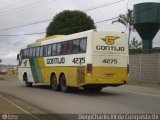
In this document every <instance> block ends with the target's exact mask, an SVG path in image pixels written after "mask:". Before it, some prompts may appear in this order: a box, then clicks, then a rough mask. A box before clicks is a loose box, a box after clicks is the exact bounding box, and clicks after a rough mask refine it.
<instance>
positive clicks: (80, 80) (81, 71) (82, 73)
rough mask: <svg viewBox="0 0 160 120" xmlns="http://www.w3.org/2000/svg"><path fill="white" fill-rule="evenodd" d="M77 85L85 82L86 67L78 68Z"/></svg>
mask: <svg viewBox="0 0 160 120" xmlns="http://www.w3.org/2000/svg"><path fill="white" fill-rule="evenodd" d="M77 80H78V81H77V84H78V85H79V84H81V83H84V82H85V71H84V67H78V69H77Z"/></svg>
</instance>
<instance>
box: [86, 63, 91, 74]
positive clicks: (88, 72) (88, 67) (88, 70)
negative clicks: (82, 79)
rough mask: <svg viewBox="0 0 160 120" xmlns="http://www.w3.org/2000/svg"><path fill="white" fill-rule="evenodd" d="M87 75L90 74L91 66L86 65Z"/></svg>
mask: <svg viewBox="0 0 160 120" xmlns="http://www.w3.org/2000/svg"><path fill="white" fill-rule="evenodd" d="M87 74H92V64H87Z"/></svg>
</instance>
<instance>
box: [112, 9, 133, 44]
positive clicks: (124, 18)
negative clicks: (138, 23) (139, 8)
mask: <svg viewBox="0 0 160 120" xmlns="http://www.w3.org/2000/svg"><path fill="white" fill-rule="evenodd" d="M115 22H119V23H121V24H123V25H125V26H126V27H127V28H128V29H129V35H128V43H129V40H130V36H131V31H132V30H133V31H134V30H135V29H134V27H133V11H132V10H130V9H128V12H127V13H126V14H125V15H123V14H120V15H119V18H118V19H117V20H115V21H112V24H113V23H115Z"/></svg>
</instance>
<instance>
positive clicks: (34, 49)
mask: <svg viewBox="0 0 160 120" xmlns="http://www.w3.org/2000/svg"><path fill="white" fill-rule="evenodd" d="M32 56H33V57H35V56H36V48H33V55H32Z"/></svg>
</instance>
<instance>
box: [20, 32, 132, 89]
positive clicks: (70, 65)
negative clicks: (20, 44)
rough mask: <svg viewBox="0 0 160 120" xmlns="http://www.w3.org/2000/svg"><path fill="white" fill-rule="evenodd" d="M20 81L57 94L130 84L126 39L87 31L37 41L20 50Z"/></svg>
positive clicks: (116, 33)
mask: <svg viewBox="0 0 160 120" xmlns="http://www.w3.org/2000/svg"><path fill="white" fill-rule="evenodd" d="M17 60H18V61H19V67H18V71H19V80H21V81H24V82H25V85H26V86H27V87H31V86H32V84H33V83H44V84H47V85H50V86H51V88H52V89H53V90H54V91H58V90H61V91H62V92H68V91H70V90H71V89H72V88H84V89H85V90H90V91H101V90H102V88H104V87H107V86H120V85H124V84H126V83H127V81H128V76H129V54H128V41H127V35H126V33H123V32H118V31H107V30H100V29H94V30H88V31H84V32H80V33H75V34H71V35H55V36H51V37H46V38H43V39H39V40H37V41H36V42H35V43H34V44H29V45H27V46H26V47H24V48H22V49H21V50H20V53H19V54H18V55H17Z"/></svg>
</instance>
